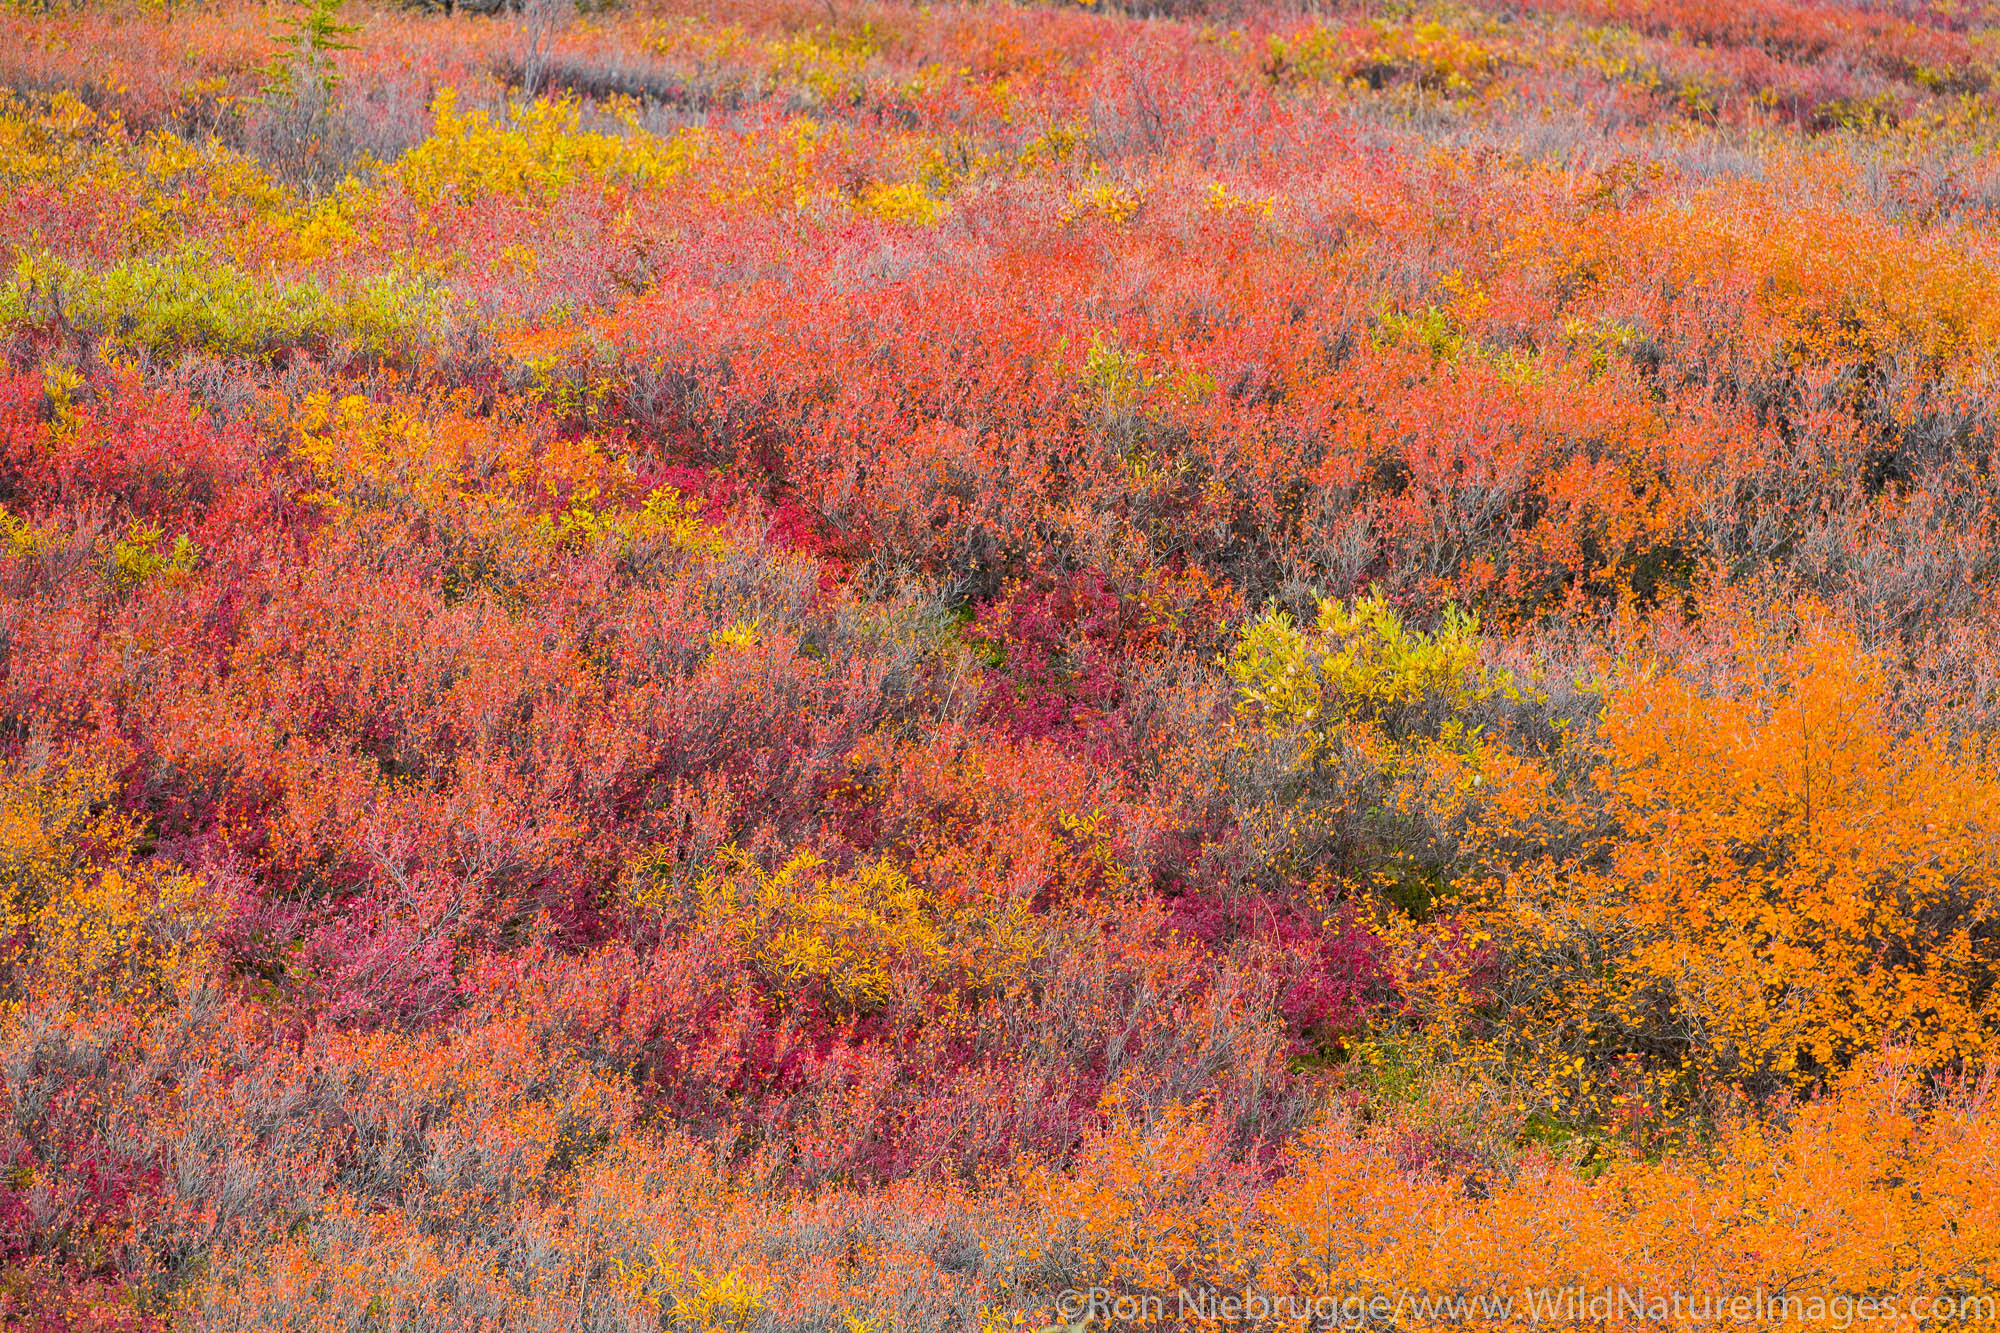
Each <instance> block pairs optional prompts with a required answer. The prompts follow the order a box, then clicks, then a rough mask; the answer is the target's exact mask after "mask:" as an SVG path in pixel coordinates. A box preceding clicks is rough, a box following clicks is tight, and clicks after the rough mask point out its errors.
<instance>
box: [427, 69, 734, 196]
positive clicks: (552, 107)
mask: <svg viewBox="0 0 2000 1333" xmlns="http://www.w3.org/2000/svg"><path fill="white" fill-rule="evenodd" d="M431 114H432V116H433V117H434V123H433V128H432V131H431V136H430V137H429V138H428V139H425V140H424V141H423V142H422V143H420V144H418V145H417V146H416V147H414V148H412V149H411V150H410V151H409V152H407V153H405V154H404V155H403V157H402V158H401V159H400V160H398V162H397V164H396V171H397V175H398V177H399V178H400V179H401V181H402V183H403V188H404V190H406V191H407V192H408V193H409V195H410V197H411V198H412V199H415V200H416V201H417V202H418V203H421V204H434V203H436V202H438V201H439V200H440V199H443V198H445V197H446V196H447V195H450V196H455V197H457V198H458V199H460V200H470V199H477V198H480V197H482V196H485V195H496V194H497V195H512V196H514V197H516V198H521V199H537V200H543V201H546V200H550V199H553V198H554V197H555V196H556V195H557V194H559V193H560V192H562V191H563V190H564V189H566V188H568V187H569V186H571V185H573V184H575V183H576V182H577V181H578V180H581V179H583V178H584V177H585V176H603V177H615V178H623V179H626V180H630V181H634V182H637V183H640V184H645V185H658V184H660V183H662V182H664V181H668V180H671V179H673V178H674V177H676V176H679V175H681V174H682V173H684V172H685V171H687V170H688V168H689V167H690V166H691V165H692V163H693V162H694V160H695V158H696V157H697V156H698V155H699V153H700V151H701V145H702V142H703V136H702V134H701V132H700V131H697V130H688V131H684V132H683V133H680V134H677V135H675V136H674V137H672V138H671V139H665V140H662V139H658V138H656V137H654V136H652V135H648V134H643V133H640V132H638V131H637V130H636V129H633V128H631V127H629V126H628V130H629V132H628V133H627V134H625V135H616V134H601V133H596V132H594V131H587V130H584V129H583V128H582V118H581V116H580V114H579V112H578V111H577V109H576V107H575V106H574V105H573V104H571V103H568V102H548V101H537V102H534V103H531V104H530V105H528V106H525V107H521V108H519V109H518V110H517V111H516V112H515V114H514V116H513V117H512V118H511V119H510V120H509V121H506V122H496V121H495V120H494V119H493V118H492V117H491V116H489V115H488V114H487V113H486V112H484V111H467V112H460V111H459V109H458V98H457V94H456V92H454V91H453V90H452V89H450V88H446V89H442V90H440V91H439V93H438V95H437V100H436V101H435V102H434V103H432V106H431Z"/></svg>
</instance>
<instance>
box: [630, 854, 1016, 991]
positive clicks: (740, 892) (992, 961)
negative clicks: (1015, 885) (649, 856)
mask: <svg viewBox="0 0 2000 1333" xmlns="http://www.w3.org/2000/svg"><path fill="white" fill-rule="evenodd" d="M719 860H720V865H721V867H722V868H721V869H720V870H719V871H718V872H717V873H715V874H713V875H711V876H710V877H709V878H708V879H707V880H706V882H705V883H704V884H703V885H702V888H701V896H702V899H703V901H702V904H701V906H702V910H703V911H704V912H705V913H706V914H707V915H708V916H709V917H710V919H712V920H715V921H718V922H720V923H721V924H722V925H723V927H724V928H725V929H726V930H728V931H729V932H731V933H732V934H734V935H735V936H736V938H737V940H738V941H739V942H740V943H741V945H742V946H743V948H744V949H745V951H746V952H747V953H748V954H749V955H750V957H751V959H752V961H753V964H754V966H755V967H756V968H757V970H758V972H759V973H760V974H761V975H762V976H763V977H764V978H765V980H766V981H767V982H768V983H769V984H770V985H771V987H772V988H773V989H774V990H775V991H777V992H778V993H779V994H780V995H784V996H787V997H791V998H793V999H798V1000H815V999H816V1000H820V1001H823V1002H824V1003H826V1004H827V1005H828V1006H829V1007H830V1008H831V1009H833V1010H835V1011H837V1012H856V1011H870V1010H880V1009H883V1008H887V1007H889V1006H891V1005H893V1004H899V1003H921V1002H923V1001H925V1000H926V999H927V998H947V997H949V996H950V995H952V994H955V993H957V992H958V991H960V990H963V989H969V988H977V987H990V986H998V985H1003V984H1005V983H1007V982H1009V981H1012V980H1018V979H1020V978H1021V977H1023V976H1025V975H1026V971H1027V969H1028V968H1029V966H1030V965H1031V963H1032V962H1033V960H1034V958H1035V957H1036V956H1037V955H1038V954H1039V953H1040V951H1041V948H1042V943H1041V939H1040V935H1039V932H1038V931H1037V929H1036V927H1035V922H1034V920H1033V917H1032V914H1031V913H1029V911H1028V910H1027V905H1026V904H1025V903H1024V902H1021V901H1020V900H1018V899H1015V898H1006V899H1002V900H999V901H995V902H974V903H949V902H946V901H943V900H941V899H939V898H938V897H936V896H935V895H933V894H932V893H930V892H928V891H927V890H926V889H924V888H923V887H922V886H920V885H918V884H917V883H915V882H914V881H912V880H911V879H910V877H909V876H908V875H906V874H905V873H903V871H901V870H900V869H898V868H896V867H895V866H893V865H891V864H889V863H888V862H887V861H869V862H864V863H862V864H861V865H859V866H857V867H855V868H854V869H853V870H851V871H849V872H847V873H845V874H831V875H830V874H828V873H826V872H827V865H826V862H825V861H824V860H822V859H821V858H820V857H819V856H818V855H816V854H814V853H812V852H801V853H799V854H798V855H796V856H794V857H793V858H792V859H791V860H789V861H787V862H786V863H785V864H784V865H782V866H780V867H779V868H778V869H777V870H775V871H765V870H762V869H761V868H759V867H757V866H755V865H753V864H751V863H749V862H748V861H747V859H746V858H744V857H742V856H741V854H740V853H735V852H733V851H727V850H726V851H725V852H724V853H723V854H722V856H721V857H720V858H719ZM660 893H661V886H658V885H651V884H642V885H641V886H640V887H639V889H638V890H637V891H636V894H635V906H638V907H639V908H640V909H641V910H645V911H654V912H657V911H661V910H664V909H665V908H666V906H667V905H666V904H664V903H663V902H662V901H660Z"/></svg>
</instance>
